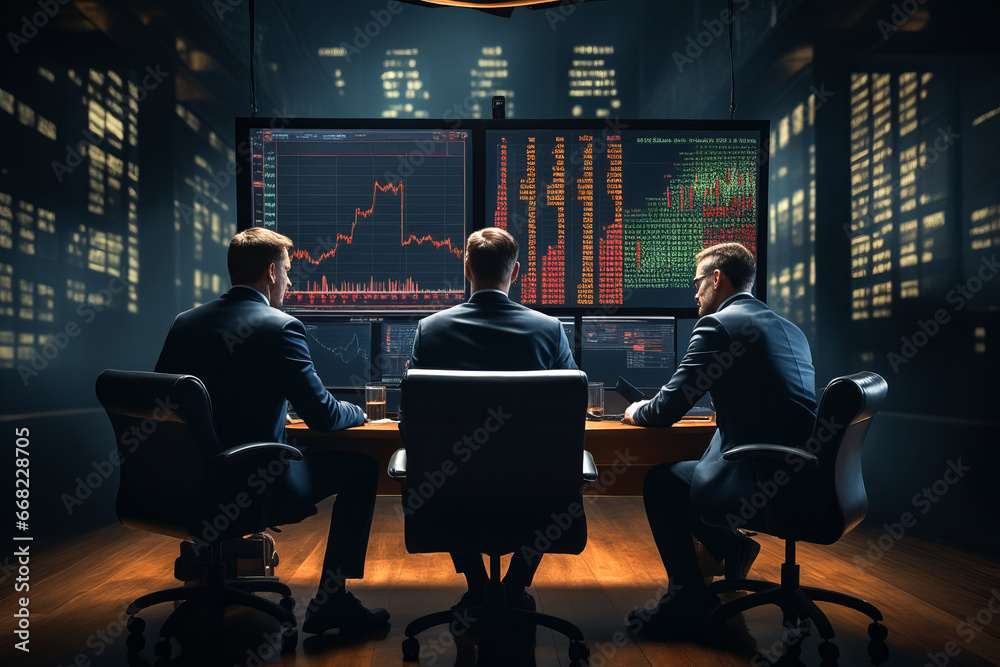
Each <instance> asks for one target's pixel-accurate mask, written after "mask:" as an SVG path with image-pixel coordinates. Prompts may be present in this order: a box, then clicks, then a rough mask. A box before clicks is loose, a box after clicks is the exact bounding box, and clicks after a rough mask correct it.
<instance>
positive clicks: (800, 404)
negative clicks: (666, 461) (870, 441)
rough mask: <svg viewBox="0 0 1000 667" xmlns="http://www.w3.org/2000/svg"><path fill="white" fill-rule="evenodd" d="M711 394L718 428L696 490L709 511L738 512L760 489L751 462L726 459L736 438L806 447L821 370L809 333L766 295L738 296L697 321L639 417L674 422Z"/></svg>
mask: <svg viewBox="0 0 1000 667" xmlns="http://www.w3.org/2000/svg"><path fill="white" fill-rule="evenodd" d="M706 391H708V392H710V393H711V397H712V403H713V404H714V406H715V410H716V421H717V423H718V430H717V431H716V433H715V435H714V437H713V438H712V441H711V443H710V444H709V447H708V449H707V450H706V451H705V453H704V455H703V456H702V457H701V459H700V460H699V461H698V464H697V466H696V467H695V470H694V477H693V479H692V485H691V497H692V500H693V501H694V502H696V503H697V504H698V506H699V507H700V508H701V510H702V514H704V515H710V516H714V515H718V514H719V513H720V512H723V513H724V512H725V511H731V509H732V506H733V505H732V504H733V503H734V502H735V503H739V501H740V498H749V497H750V496H751V495H752V494H753V493H754V491H755V489H754V488H753V467H752V464H751V462H750V461H732V462H729V461H724V460H723V459H722V454H723V453H724V452H727V451H729V450H730V449H732V448H733V447H736V446H737V445H743V444H750V443H775V444H780V445H789V446H793V447H802V446H803V445H804V444H805V442H806V440H807V439H808V438H809V435H810V433H811V431H812V427H813V423H814V421H815V419H816V376H815V371H814V369H813V366H812V356H811V354H810V352H809V343H808V341H807V340H806V337H805V335H804V334H803V333H802V331H800V330H799V329H798V327H796V326H795V325H794V324H792V323H791V322H789V321H788V320H785V319H784V318H782V317H779V316H778V315H776V314H775V313H774V312H772V311H771V310H770V309H769V308H768V307H767V306H766V305H764V304H763V303H762V302H760V301H759V300H757V299H755V298H754V297H752V296H750V295H749V294H746V295H738V296H736V297H734V298H733V299H732V300H731V301H729V302H728V303H726V304H725V305H724V306H723V307H722V308H720V309H719V310H718V311H716V312H715V313H713V314H712V315H706V316H705V317H702V318H701V319H699V320H698V322H697V323H696V324H695V327H694V332H693V333H692V335H691V341H690V343H689V344H688V349H687V352H686V353H685V354H684V358H683V360H682V361H681V363H680V365H679V366H678V368H677V372H675V373H674V375H673V376H672V377H671V378H670V381H669V382H668V383H667V384H666V385H664V386H663V388H662V389H660V392H659V393H658V394H657V395H656V396H655V397H653V398H652V399H651V400H650V401H648V402H647V403H646V404H645V405H642V406H640V407H639V408H638V409H637V411H636V422H637V423H639V424H642V425H646V426H670V425H671V424H673V423H674V422H676V421H677V420H678V419H680V418H681V417H682V416H683V415H684V413H685V412H687V410H688V409H690V407H691V406H692V405H693V404H694V403H695V401H697V400H698V399H699V398H701V397H702V396H703V395H704V394H705V392H706Z"/></svg>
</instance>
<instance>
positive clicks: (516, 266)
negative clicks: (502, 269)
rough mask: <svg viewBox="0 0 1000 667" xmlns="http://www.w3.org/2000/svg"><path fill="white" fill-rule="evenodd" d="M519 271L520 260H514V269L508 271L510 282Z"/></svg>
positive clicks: (515, 277)
mask: <svg viewBox="0 0 1000 667" xmlns="http://www.w3.org/2000/svg"><path fill="white" fill-rule="evenodd" d="M519 273H521V262H514V270H513V271H511V272H510V282H511V283H513V282H514V281H515V280H517V276H518V274H519Z"/></svg>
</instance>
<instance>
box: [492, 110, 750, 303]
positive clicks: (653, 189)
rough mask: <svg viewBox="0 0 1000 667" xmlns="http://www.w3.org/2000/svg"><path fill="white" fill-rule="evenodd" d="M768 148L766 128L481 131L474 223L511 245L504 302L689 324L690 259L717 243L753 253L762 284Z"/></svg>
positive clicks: (584, 125) (505, 124)
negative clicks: (479, 199) (514, 263)
mask: <svg viewBox="0 0 1000 667" xmlns="http://www.w3.org/2000/svg"><path fill="white" fill-rule="evenodd" d="M768 139H769V123H768V122H767V121H746V122H738V121H733V122H728V121H614V122H612V121H606V122H601V121H576V122H574V121H515V120H511V121H487V123H486V129H485V156H484V160H485V179H486V183H485V187H486V189H485V195H484V197H485V202H484V206H485V212H486V221H485V224H486V225H493V226H497V227H503V228H505V229H507V230H508V231H510V232H511V233H512V234H513V235H514V237H515V238H516V239H517V240H518V243H519V244H520V246H521V253H520V263H521V273H520V278H519V279H518V281H517V282H516V283H515V284H514V286H513V288H512V290H511V297H512V298H514V299H515V300H518V301H520V302H521V303H523V304H525V305H528V306H531V307H535V308H539V309H541V310H545V311H547V312H551V313H556V314H558V313H560V312H571V311H572V312H577V313H581V312H582V313H584V314H586V313H605V314H610V313H619V314H651V313H663V314H671V315H677V316H685V317H694V316H695V308H696V304H695V302H694V299H693V297H694V293H693V290H692V288H691V279H692V278H693V277H694V268H695V262H694V256H695V254H696V253H697V252H698V251H699V250H701V249H702V248H704V247H706V246H709V245H712V244H715V243H719V242H721V241H739V242H741V243H743V244H744V245H746V246H747V247H748V248H750V250H751V251H753V252H754V253H755V254H757V258H758V276H757V286H758V287H759V286H761V285H763V280H764V275H765V273H764V267H765V258H764V252H765V250H766V236H765V230H766V215H767V155H768ZM759 295H760V296H763V290H762V289H761V291H760V292H759Z"/></svg>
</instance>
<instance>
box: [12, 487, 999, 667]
mask: <svg viewBox="0 0 1000 667" xmlns="http://www.w3.org/2000/svg"><path fill="white" fill-rule="evenodd" d="M586 508H587V518H588V523H589V534H590V539H589V543H588V545H587V548H586V550H585V551H584V552H583V554H582V555H580V556H556V555H552V556H546V558H545V560H544V561H543V562H542V565H541V567H540V569H539V570H538V573H537V575H536V577H535V582H534V585H533V586H532V589H531V592H532V593H533V594H534V596H535V599H536V600H537V604H538V608H539V611H544V612H547V613H551V614H555V615H557V616H561V617H563V618H566V619H568V620H570V621H572V622H574V623H576V624H577V625H579V626H580V628H581V630H582V631H583V633H584V636H585V638H586V640H587V641H588V643H589V645H590V648H591V659H590V665H592V666H593V667H600V666H603V665H613V666H622V667H625V666H629V667H633V666H646V665H679V666H683V665H751V664H756V665H766V664H770V663H771V662H773V661H776V660H777V659H778V657H779V656H780V654H781V653H782V651H783V648H782V643H781V639H782V636H781V629H780V616H779V614H778V612H777V610H776V609H775V608H773V607H767V608H761V609H756V610H751V611H749V612H747V613H746V614H745V615H744V617H743V618H742V619H740V618H737V619H734V621H733V622H731V624H730V628H729V630H728V632H727V634H726V636H725V640H724V641H723V643H722V645H714V646H708V645H699V644H695V643H690V642H664V641H650V640H645V639H636V638H634V637H632V636H631V635H629V634H628V633H627V632H626V630H625V625H624V617H625V614H626V613H627V612H628V611H629V610H630V609H633V608H635V607H638V606H641V605H643V604H645V603H647V602H648V603H650V604H652V603H653V602H654V601H655V600H656V599H658V598H659V596H660V595H661V594H662V592H663V590H664V585H665V583H666V574H665V572H664V571H663V567H662V565H661V564H660V561H659V558H658V557H657V554H656V551H655V547H654V545H653V540H652V535H651V534H650V532H649V527H648V525H647V523H646V520H645V515H644V512H643V509H642V502H641V499H639V498H634V497H605V498H594V499H590V498H588V499H587V500H586ZM320 509H321V512H320V516H318V517H313V518H311V519H308V520H307V521H305V522H303V523H301V524H298V525H295V526H288V527H287V528H285V529H284V530H283V532H282V533H280V534H277V535H276V536H275V537H276V541H277V549H278V553H279V555H280V558H281V562H280V565H279V567H278V574H279V575H280V577H281V580H282V581H284V582H286V583H288V584H289V585H290V586H291V587H292V590H293V593H294V595H295V598H296V600H297V602H298V606H297V609H296V613H297V615H299V618H300V622H301V614H302V610H304V608H305V606H306V604H307V603H308V601H309V598H310V597H311V595H312V593H313V591H314V587H315V585H316V583H317V582H318V576H319V568H320V561H321V559H322V553H323V548H324V541H325V539H326V527H327V521H328V516H329V501H328V503H326V504H324V505H322V506H321V508H320ZM400 517H401V514H400V513H399V498H398V497H395V498H393V497H380V498H379V501H378V509H377V511H376V515H375V523H374V525H373V528H372V535H371V542H370V545H369V551H368V565H367V568H368V569H367V574H366V577H365V579H364V580H361V581H356V582H351V584H350V588H351V589H352V590H353V591H354V592H355V594H357V596H358V597H359V598H360V599H361V600H362V601H363V602H364V603H365V604H366V605H368V606H370V607H386V608H387V609H388V610H389V611H390V613H391V614H392V625H391V629H390V630H389V631H388V633H387V636H385V637H380V638H368V639H365V640H363V641H360V642H355V643H342V642H338V641H337V639H336V638H335V637H334V638H330V637H326V636H310V635H300V641H299V645H298V648H297V650H296V652H295V653H294V654H285V655H282V656H279V655H278V654H277V652H276V650H275V649H274V647H273V645H274V642H275V638H276V633H277V632H278V626H277V624H276V623H274V622H272V621H271V619H270V618H268V617H266V616H263V615H260V614H258V613H257V612H249V611H240V610H230V612H229V613H228V614H227V616H226V620H225V623H224V625H223V627H222V628H221V629H220V628H218V627H216V628H214V629H209V626H208V625H207V624H198V623H193V624H192V626H193V627H191V628H188V629H186V634H185V636H183V637H181V638H179V642H178V643H176V644H175V646H174V656H175V658H174V660H172V661H171V662H169V663H168V664H171V665H220V666H224V667H229V666H230V665H235V666H242V667H258V666H259V665H262V664H266V663H271V664H281V665H303V666H305V665H309V666H313V665H337V666H338V667H349V666H352V665H359V666H360V665H366V666H367V665H403V664H413V663H403V661H402V653H401V649H400V645H401V641H402V639H403V636H402V633H403V629H404V628H405V627H406V624H407V623H408V622H409V621H410V620H412V619H414V618H416V617H417V616H420V615H422V614H424V613H427V612H430V611H436V610H441V609H446V608H448V607H449V606H450V605H452V604H453V603H454V602H455V601H456V600H457V599H458V597H459V595H460V594H461V593H462V591H463V588H464V587H463V579H462V577H461V576H460V575H456V574H455V573H454V570H453V569H452V567H451V561H450V559H449V558H448V556H447V555H444V554H433V555H410V554H407V553H405V550H404V548H403V539H402V520H401V518H400ZM880 537H881V538H882V540H881V542H882V544H883V546H888V547H889V548H888V549H887V550H885V549H884V550H883V552H882V553H881V556H880V557H879V553H878V552H876V551H874V550H873V551H871V552H870V553H871V556H872V558H869V556H868V555H866V552H867V551H868V550H869V547H870V544H869V540H871V541H872V542H871V544H876V545H877V544H878V542H879V538H880ZM758 539H759V540H760V541H761V543H762V545H763V548H762V550H761V554H760V556H759V558H758V559H757V562H756V564H755V566H754V568H753V570H752V572H751V576H753V577H758V578H766V579H771V580H776V578H777V577H778V567H779V564H780V562H781V558H782V556H783V548H782V545H781V543H780V542H779V541H778V540H776V539H773V538H770V537H766V536H760V537H759V538H758ZM890 542H893V540H891V539H890V538H889V536H886V535H883V534H882V532H881V531H879V530H875V529H868V528H859V529H858V530H855V531H854V532H853V533H851V534H849V535H848V536H847V537H845V538H844V539H843V540H841V542H840V543H838V544H837V545H834V546H831V547H816V546H812V545H800V547H799V561H800V563H802V564H803V575H802V579H803V583H804V584H807V585H815V586H821V587H828V588H835V589H837V590H840V591H843V592H846V593H850V594H854V595H858V596H861V597H864V598H866V599H868V600H870V601H871V602H873V603H875V604H876V605H877V606H878V607H879V608H880V609H881V610H882V612H883V614H884V615H885V617H886V621H885V624H886V626H887V627H888V629H889V639H888V642H887V643H888V647H889V660H888V662H887V663H884V664H888V665H914V666H917V667H920V666H922V665H925V664H931V665H938V666H940V665H991V664H997V663H998V662H1000V622H992V621H994V619H997V617H998V616H1000V565H998V564H997V563H993V562H989V561H986V560H983V559H981V558H976V557H972V556H969V555H966V554H963V553H961V552H958V551H955V550H952V549H948V548H945V547H941V546H937V545H933V544H929V543H926V542H922V541H920V540H917V539H914V538H912V537H910V536H905V537H903V538H902V539H901V540H899V541H897V542H895V543H893V544H890ZM177 546H178V543H177V541H176V540H173V539H170V538H166V537H162V536H158V535H152V534H147V533H141V532H135V531H130V530H128V529H126V528H124V527H122V526H118V525H113V526H108V527H106V528H104V529H101V530H99V531H96V532H94V533H92V534H90V535H88V536H86V537H85V538H81V539H78V540H75V541H73V542H70V543H66V544H63V545H60V546H59V547H50V548H48V549H45V550H41V551H39V550H35V549H33V550H32V552H31V562H30V586H31V588H30V594H29V596H30V613H31V616H30V633H31V634H30V648H31V652H30V653H29V654H24V653H22V652H21V651H18V650H16V649H15V648H14V644H15V642H16V641H18V639H17V638H16V637H15V635H14V626H13V618H12V615H11V614H12V613H13V610H14V609H15V608H16V606H15V605H16V598H17V597H20V596H22V595H25V594H24V593H15V592H14V586H13V580H14V577H15V576H16V573H15V572H14V571H13V570H11V569H9V568H8V569H7V570H5V571H4V586H3V588H2V596H0V604H2V609H3V627H2V636H0V664H2V665H32V666H34V665H39V666H43V665H44V666H45V667H54V666H57V665H67V666H68V665H70V664H75V665H81V666H85V665H122V664H129V665H149V664H153V662H154V660H155V656H154V655H153V644H154V643H155V641H156V636H157V633H158V632H159V628H160V626H161V625H162V623H163V621H164V619H165V618H166V616H167V615H168V614H169V612H170V611H171V610H172V609H173V607H172V606H171V605H169V604H164V605H159V606H158V607H153V608H151V609H149V610H147V611H145V612H143V616H144V617H145V618H146V620H147V622H148V626H147V629H146V632H145V635H146V638H147V645H146V647H145V648H144V649H143V650H142V651H141V652H140V653H139V654H137V655H135V656H132V657H131V658H130V659H128V660H127V659H126V648H125V637H126V636H127V634H128V633H127V632H126V631H125V630H124V621H125V618H126V616H125V614H124V609H125V607H126V606H127V604H128V603H129V602H130V601H131V600H132V599H133V598H135V597H137V596H139V595H141V594H143V593H147V592H150V591H153V590H158V589H160V588H165V587H168V586H172V585H174V584H175V583H176V582H175V580H174V579H173V578H172V574H173V569H172V568H173V558H174V556H175V555H176V553H177ZM862 563H865V564H866V565H865V566H862V565H861V564H862ZM822 606H823V607H824V609H826V610H827V611H828V612H829V616H830V618H831V620H832V622H833V624H834V627H835V629H836V630H837V639H836V644H837V645H838V647H839V649H840V655H841V657H840V661H839V664H840V665H863V664H870V662H871V661H870V660H869V658H868V653H867V645H868V638H867V631H866V628H867V625H868V621H867V619H866V617H864V616H862V615H861V614H858V613H856V612H853V611H849V610H842V609H840V608H837V607H832V606H830V605H822ZM967 618H970V619H971V621H972V623H973V624H974V625H971V624H968V623H967V622H966V619H967ZM998 620H1000V619H998ZM813 634H814V635H815V633H813ZM420 640H421V660H420V664H421V665H455V664H475V659H474V652H472V653H470V651H472V650H473V647H471V646H469V645H466V644H462V645H461V646H460V650H459V648H456V646H455V644H454V642H453V641H452V639H451V636H450V635H448V633H447V632H444V631H443V630H441V629H434V630H430V631H428V632H426V633H424V634H422V635H421V636H420ZM801 641H802V657H801V663H794V664H805V665H819V664H820V660H819V656H818V654H817V651H816V646H817V644H818V638H817V637H816V636H807V637H805V638H804V639H803V640H801ZM524 644H525V645H522V646H518V647H511V648H510V651H511V654H510V655H509V656H508V657H507V658H505V660H504V664H509V665H532V664H537V665H539V666H541V665H567V664H569V659H568V656H567V647H568V642H567V641H566V639H565V638H562V637H560V636H555V635H554V633H552V632H550V631H549V630H547V629H545V628H539V629H538V630H537V632H536V633H535V639H534V645H533V646H532V645H531V642H530V638H529V640H528V641H527V642H524ZM755 652H759V653H762V654H763V655H764V656H765V657H766V658H767V659H766V660H764V661H761V660H760V659H759V658H758V659H757V660H756V661H755V660H754V658H753V656H754V653H755ZM949 653H950V655H949ZM209 654H211V655H212V656H213V657H212V658H211V659H209V658H206V657H205V656H206V655H209ZM157 664H159V663H157Z"/></svg>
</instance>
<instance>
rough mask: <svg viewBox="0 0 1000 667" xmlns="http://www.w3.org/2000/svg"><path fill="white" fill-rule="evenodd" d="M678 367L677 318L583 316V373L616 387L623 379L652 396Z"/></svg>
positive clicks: (581, 366) (581, 333)
mask: <svg viewBox="0 0 1000 667" xmlns="http://www.w3.org/2000/svg"><path fill="white" fill-rule="evenodd" d="M676 367H677V323H676V320H675V319H674V318H673V317H583V318H582V320H581V324H580V370H582V371H584V372H585V373H586V374H587V379H588V380H590V381H591V382H603V383H604V386H605V387H606V388H613V387H614V386H615V384H616V383H617V381H618V378H619V376H620V377H623V378H625V379H626V380H628V382H629V383H630V384H632V385H633V386H635V387H638V388H639V389H642V390H644V391H645V392H646V393H647V394H648V395H650V396H652V395H653V394H655V393H656V391H657V390H658V389H659V388H660V387H661V386H663V385H664V384H666V383H667V380H669V379H670V376H671V375H673V374H674V370H675V369H676Z"/></svg>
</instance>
